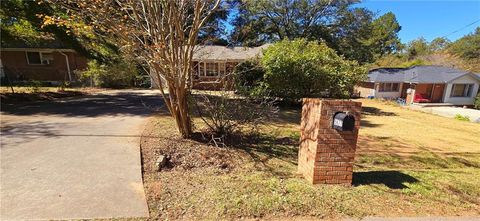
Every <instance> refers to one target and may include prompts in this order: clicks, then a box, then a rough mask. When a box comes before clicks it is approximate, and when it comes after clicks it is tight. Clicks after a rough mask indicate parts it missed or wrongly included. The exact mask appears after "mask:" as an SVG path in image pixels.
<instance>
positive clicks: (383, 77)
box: [368, 65, 469, 83]
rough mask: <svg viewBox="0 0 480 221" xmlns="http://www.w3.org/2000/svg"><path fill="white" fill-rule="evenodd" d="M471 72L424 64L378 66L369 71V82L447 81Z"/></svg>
mask: <svg viewBox="0 0 480 221" xmlns="http://www.w3.org/2000/svg"><path fill="white" fill-rule="evenodd" d="M466 74H469V72H467V71H463V70H459V69H455V68H450V67H444V66H438V65H422V66H413V67H409V68H378V69H373V70H371V71H369V73H368V81H369V82H380V83H382V82H406V83H446V82H450V81H452V80H454V79H457V78H459V77H462V76H464V75H466Z"/></svg>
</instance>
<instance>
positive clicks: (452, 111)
mask: <svg viewBox="0 0 480 221" xmlns="http://www.w3.org/2000/svg"><path fill="white" fill-rule="evenodd" d="M411 108H412V109H414V110H419V111H423V112H426V113H432V114H436V115H440V116H444V117H450V118H454V117H455V116H456V115H457V114H459V115H462V116H465V117H468V118H469V119H470V121H471V122H475V123H480V110H475V109H469V108H461V107H450V106H444V107H419V106H411Z"/></svg>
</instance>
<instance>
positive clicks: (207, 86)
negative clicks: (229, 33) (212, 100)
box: [192, 44, 269, 90]
mask: <svg viewBox="0 0 480 221" xmlns="http://www.w3.org/2000/svg"><path fill="white" fill-rule="evenodd" d="M268 46H269V45H268V44H266V45H262V46H259V47H225V46H214V45H204V46H198V47H197V48H195V51H194V54H193V62H194V66H193V79H192V81H193V82H192V85H193V88H194V89H201V90H218V89H221V88H224V87H225V88H227V89H230V88H231V87H232V86H233V78H232V76H231V75H230V74H231V73H232V72H233V70H234V68H235V66H237V65H238V64H239V63H241V62H243V61H246V60H248V59H252V58H255V57H257V56H261V53H262V50H263V49H265V48H267V47H268Z"/></svg>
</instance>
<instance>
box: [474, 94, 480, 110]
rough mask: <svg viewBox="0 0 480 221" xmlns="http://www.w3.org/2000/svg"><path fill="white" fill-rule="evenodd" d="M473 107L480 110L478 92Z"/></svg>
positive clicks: (479, 95)
mask: <svg viewBox="0 0 480 221" xmlns="http://www.w3.org/2000/svg"><path fill="white" fill-rule="evenodd" d="M474 105H475V109H479V110H480V93H478V94H477V96H476V97H475V103H474Z"/></svg>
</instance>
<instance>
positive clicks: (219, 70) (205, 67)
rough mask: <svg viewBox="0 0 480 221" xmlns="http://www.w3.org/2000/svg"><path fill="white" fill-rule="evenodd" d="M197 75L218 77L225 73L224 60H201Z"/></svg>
mask: <svg viewBox="0 0 480 221" xmlns="http://www.w3.org/2000/svg"><path fill="white" fill-rule="evenodd" d="M198 73H199V76H208V77H218V76H222V75H225V63H224V62H202V63H199V65H198Z"/></svg>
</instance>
